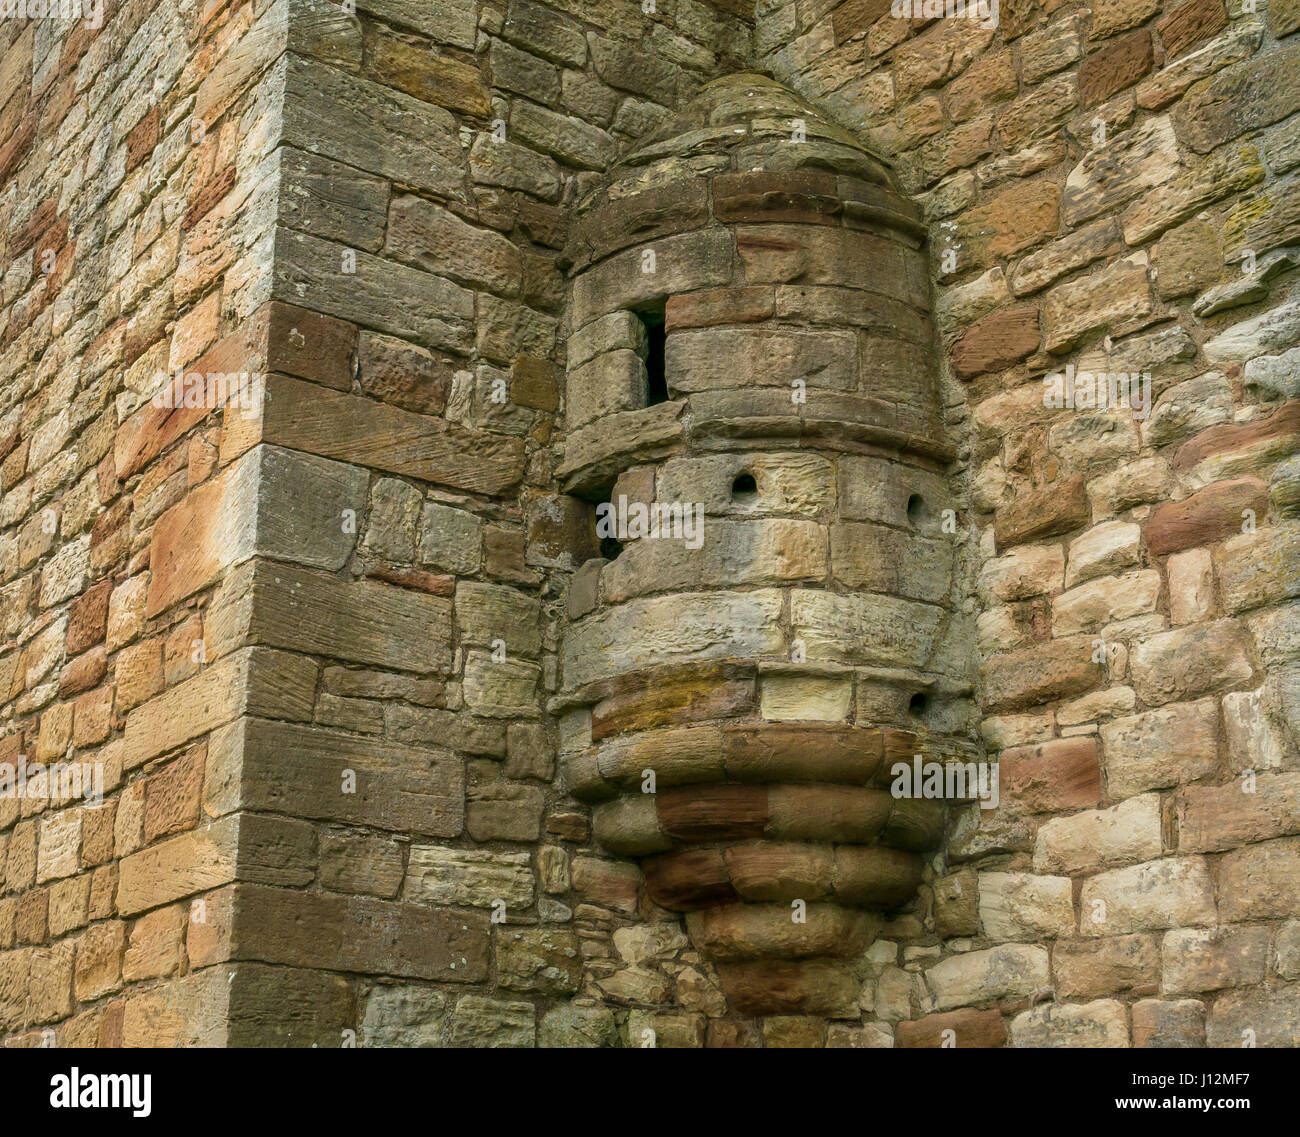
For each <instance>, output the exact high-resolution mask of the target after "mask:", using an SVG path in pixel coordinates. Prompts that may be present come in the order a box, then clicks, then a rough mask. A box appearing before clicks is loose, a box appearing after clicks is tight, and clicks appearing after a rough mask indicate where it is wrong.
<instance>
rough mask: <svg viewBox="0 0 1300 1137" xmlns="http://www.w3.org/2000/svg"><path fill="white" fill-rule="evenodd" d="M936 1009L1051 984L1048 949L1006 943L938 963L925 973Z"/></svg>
mask: <svg viewBox="0 0 1300 1137" xmlns="http://www.w3.org/2000/svg"><path fill="white" fill-rule="evenodd" d="M925 981H926V985H927V986H928V987H929V989H930V993H931V995H932V997H933V1000H934V1005H935V1008H936V1009H937V1010H941V1011H946V1010H950V1009H951V1008H953V1007H961V1006H967V1005H970V1004H975V1003H983V1002H988V1001H990V1000H993V999H1003V998H1007V997H1011V998H1016V997H1021V996H1026V995H1032V994H1034V993H1035V992H1036V991H1038V990H1039V989H1040V988H1042V987H1046V986H1048V984H1049V982H1050V979H1049V967H1048V954H1047V949H1046V948H1042V947H1037V946H1034V945H1031V944H1004V945H1002V946H1001V947H994V948H989V949H987V950H986V951H972V952H965V953H964V954H962V955H954V956H951V957H950V958H948V959H945V960H943V961H942V962H941V963H936V964H935V965H934V966H933V967H931V968H929V969H928V970H927V971H926V973H925Z"/></svg>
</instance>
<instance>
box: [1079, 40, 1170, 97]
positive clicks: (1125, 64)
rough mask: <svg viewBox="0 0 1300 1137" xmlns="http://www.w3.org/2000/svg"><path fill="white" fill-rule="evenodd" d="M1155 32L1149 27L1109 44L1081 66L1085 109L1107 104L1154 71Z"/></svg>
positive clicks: (1082, 95) (1081, 90)
mask: <svg viewBox="0 0 1300 1137" xmlns="http://www.w3.org/2000/svg"><path fill="white" fill-rule="evenodd" d="M1153 62H1154V55H1153V51H1152V47H1151V33H1150V32H1148V31H1147V30H1146V29H1145V28H1142V29H1139V30H1138V31H1136V32H1130V33H1129V34H1128V35H1126V36H1121V37H1120V38H1119V39H1116V40H1113V41H1111V42H1109V43H1107V44H1106V46H1105V47H1103V48H1102V49H1101V50H1100V51H1094V52H1093V53H1092V54H1091V55H1089V56H1088V57H1087V58H1086V59H1084V61H1083V62H1082V63H1081V64H1080V65H1079V97H1080V99H1081V101H1082V103H1083V105H1084V106H1085V107H1092V106H1096V105H1097V104H1098V103H1102V102H1105V101H1106V100H1107V99H1109V98H1110V97H1111V95H1113V94H1115V93H1116V92H1118V91H1122V90H1123V89H1124V88H1125V87H1129V86H1132V85H1133V84H1134V83H1136V82H1137V81H1138V80H1139V79H1141V78H1142V76H1143V75H1145V74H1146V73H1147V72H1148V71H1150V70H1151V66H1152V63H1153Z"/></svg>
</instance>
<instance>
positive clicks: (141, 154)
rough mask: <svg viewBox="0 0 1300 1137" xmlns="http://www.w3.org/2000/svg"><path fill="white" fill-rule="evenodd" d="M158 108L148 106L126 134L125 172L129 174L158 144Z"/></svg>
mask: <svg viewBox="0 0 1300 1137" xmlns="http://www.w3.org/2000/svg"><path fill="white" fill-rule="evenodd" d="M158 118H159V116H158V108H157V107H156V106H153V107H150V108H149V112H148V113H147V114H146V115H145V116H144V118H142V119H141V120H140V121H139V122H137V123H136V124H135V126H134V127H132V128H131V133H130V134H128V135H127V136H126V172H127V173H128V174H129V173H130V172H131V171H132V170H134V169H135V168H136V167H137V166H138V165H139V164H140V163H141V162H143V161H144V160H145V159H146V158H147V157H149V155H150V154H152V153H153V148H154V147H155V146H157V145H158Z"/></svg>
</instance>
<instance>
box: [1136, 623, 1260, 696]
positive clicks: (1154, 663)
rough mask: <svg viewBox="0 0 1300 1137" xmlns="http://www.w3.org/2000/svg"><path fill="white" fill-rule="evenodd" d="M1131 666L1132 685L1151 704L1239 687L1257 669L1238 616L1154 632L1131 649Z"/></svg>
mask: <svg viewBox="0 0 1300 1137" xmlns="http://www.w3.org/2000/svg"><path fill="white" fill-rule="evenodd" d="M1129 667H1130V669H1131V671H1132V674H1133V686H1134V689H1135V690H1136V691H1137V693H1138V695H1139V697H1140V698H1142V699H1144V700H1145V701H1146V702H1147V703H1148V704H1149V705H1151V706H1159V705H1160V704H1162V703H1168V702H1171V701H1173V700H1175V699H1194V698H1196V697H1197V696H1199V695H1205V694H1209V693H1211V692H1214V691H1221V690H1223V689H1224V688H1225V687H1233V686H1237V685H1238V684H1241V683H1243V682H1245V681H1246V680H1248V679H1249V678H1250V677H1251V674H1252V673H1253V667H1252V665H1251V662H1250V659H1249V656H1248V653H1247V648H1246V641H1245V637H1244V636H1243V634H1242V630H1241V628H1240V626H1239V625H1238V624H1237V621H1236V620H1216V621H1214V622H1213V623H1209V624H1198V625H1196V626H1194V627H1189V628H1176V629H1174V630H1173V631H1170V632H1163V633H1161V634H1160V635H1156V636H1151V637H1149V638H1148V639H1146V640H1144V641H1143V642H1142V643H1140V644H1137V645H1136V646H1135V647H1134V648H1133V650H1132V653H1131V655H1130V659H1129Z"/></svg>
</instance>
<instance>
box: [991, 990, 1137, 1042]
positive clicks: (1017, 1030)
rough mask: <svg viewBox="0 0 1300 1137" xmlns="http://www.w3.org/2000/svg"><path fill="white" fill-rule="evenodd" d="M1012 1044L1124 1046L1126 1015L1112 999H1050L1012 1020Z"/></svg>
mask: <svg viewBox="0 0 1300 1137" xmlns="http://www.w3.org/2000/svg"><path fill="white" fill-rule="evenodd" d="M1011 1045H1012V1046H1028V1047H1078V1046H1082V1047H1109V1048H1116V1047H1127V1046H1128V1045H1129V1034H1128V1017H1127V1015H1126V1014H1125V1012H1124V1004H1123V1003H1121V1002H1118V1001H1117V1000H1114V999H1099V1000H1098V1001H1096V1002H1095V1003H1083V1004H1075V1003H1067V1004H1064V1005H1061V1006H1053V1005H1052V1004H1051V1003H1047V1004H1044V1005H1043V1006H1041V1007H1035V1008H1034V1009H1033V1010H1031V1011H1025V1012H1023V1013H1022V1014H1019V1015H1017V1016H1016V1017H1015V1018H1014V1019H1012V1020H1011Z"/></svg>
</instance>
